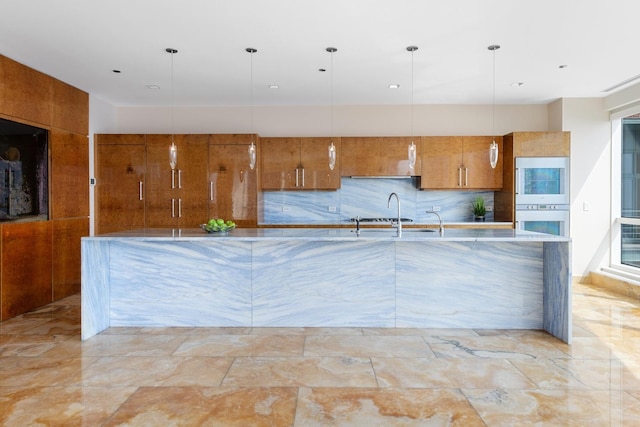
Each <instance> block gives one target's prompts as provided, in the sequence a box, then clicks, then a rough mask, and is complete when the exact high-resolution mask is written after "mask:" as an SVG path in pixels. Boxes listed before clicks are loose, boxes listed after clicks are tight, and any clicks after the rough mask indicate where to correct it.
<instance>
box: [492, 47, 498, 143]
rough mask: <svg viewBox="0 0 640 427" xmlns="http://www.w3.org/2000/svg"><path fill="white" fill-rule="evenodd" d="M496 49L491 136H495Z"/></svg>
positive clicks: (494, 56)
mask: <svg viewBox="0 0 640 427" xmlns="http://www.w3.org/2000/svg"><path fill="white" fill-rule="evenodd" d="M496 50H497V48H496V49H493V117H492V119H491V134H492V135H493V136H494V137H495V135H496Z"/></svg>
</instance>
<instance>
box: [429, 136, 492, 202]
mask: <svg viewBox="0 0 640 427" xmlns="http://www.w3.org/2000/svg"><path fill="white" fill-rule="evenodd" d="M494 139H495V141H496V143H497V144H498V153H499V155H498V164H497V165H496V167H495V169H494V168H492V167H491V164H490V163H489V146H490V144H491V142H492V141H494ZM502 157H503V144H502V137H495V138H494V137H492V136H425V137H422V176H421V180H420V188H422V189H464V190H492V189H494V190H495V189H500V188H502V163H503V161H502Z"/></svg>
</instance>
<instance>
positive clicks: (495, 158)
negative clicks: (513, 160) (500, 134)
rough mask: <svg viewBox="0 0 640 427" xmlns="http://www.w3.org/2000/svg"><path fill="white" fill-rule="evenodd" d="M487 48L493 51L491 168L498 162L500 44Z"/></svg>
mask: <svg viewBox="0 0 640 427" xmlns="http://www.w3.org/2000/svg"><path fill="white" fill-rule="evenodd" d="M487 49H489V50H490V51H492V52H493V118H492V119H491V120H492V124H491V134H492V135H493V142H492V143H491V145H490V146H489V163H490V164H491V168H492V169H495V168H496V165H497V164H498V144H496V137H495V135H496V50H498V49H500V45H497V44H492V45H491V46H489V47H488V48H487Z"/></svg>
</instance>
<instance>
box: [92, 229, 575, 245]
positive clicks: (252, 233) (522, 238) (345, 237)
mask: <svg viewBox="0 0 640 427" xmlns="http://www.w3.org/2000/svg"><path fill="white" fill-rule="evenodd" d="M83 239H101V240H103V239H104V240H120V239H131V240H141V241H145V240H157V241H179V240H204V239H216V240H236V241H258V240H265V239H267V240H298V241H357V240H376V241H389V240H391V241H393V240H396V241H397V240H402V241H430V242H435V241H443V242H452V241H466V242H476V241H478V242H480V241H487V242H490V241H494V242H496V241H503V242H568V241H570V238H568V237H562V236H554V235H550V234H543V233H534V232H529V231H523V230H514V229H505V228H445V231H444V235H440V233H439V232H438V230H437V229H434V228H403V230H402V236H401V237H398V236H397V233H396V230H395V229H393V228H391V227H389V228H363V229H361V231H360V234H357V233H356V232H355V227H354V228H237V229H235V230H232V231H230V232H228V233H205V232H204V231H203V230H201V229H199V228H146V229H138V230H130V231H123V232H117V233H109V234H102V235H97V236H94V237H84V238H83Z"/></svg>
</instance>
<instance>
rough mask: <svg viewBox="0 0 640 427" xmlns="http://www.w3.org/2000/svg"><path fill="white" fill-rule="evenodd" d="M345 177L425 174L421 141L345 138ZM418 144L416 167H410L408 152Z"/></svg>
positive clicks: (388, 138)
mask: <svg viewBox="0 0 640 427" xmlns="http://www.w3.org/2000/svg"><path fill="white" fill-rule="evenodd" d="M341 139H342V144H341V145H342V163H341V172H340V174H341V175H342V176H415V175H420V173H421V164H422V160H421V159H420V151H421V145H422V141H421V138H419V137H417V138H411V137H355V138H350V137H343V138H341ZM412 140H413V142H414V144H415V145H416V152H417V154H416V157H417V159H416V164H415V166H414V168H413V169H411V168H409V157H408V149H409V144H411V141H412Z"/></svg>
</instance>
